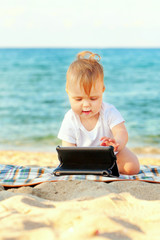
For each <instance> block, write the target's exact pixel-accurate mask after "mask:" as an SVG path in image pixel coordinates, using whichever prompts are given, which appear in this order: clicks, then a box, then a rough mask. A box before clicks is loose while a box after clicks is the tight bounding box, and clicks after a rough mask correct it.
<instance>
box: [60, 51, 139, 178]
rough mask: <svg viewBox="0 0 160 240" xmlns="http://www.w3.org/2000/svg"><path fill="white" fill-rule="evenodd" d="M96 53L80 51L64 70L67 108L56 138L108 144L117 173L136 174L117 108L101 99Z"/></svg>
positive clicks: (66, 143) (69, 142)
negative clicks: (112, 153) (112, 152)
mask: <svg viewBox="0 0 160 240" xmlns="http://www.w3.org/2000/svg"><path fill="white" fill-rule="evenodd" d="M99 60H100V56H99V55H98V54H94V53H92V52H89V51H84V52H80V53H79V54H78V55H77V60H76V61H74V62H73V63H72V64H71V65H70V66H69V68H68V71H67V82H66V91H67V94H68V97H69V101H70V105H71V109H70V110H69V111H68V112H67V113H66V115H65V117H64V120H63V122H62V125H61V128H60V131H59V134H58V138H60V139H61V140H62V146H68V147H69V146H77V147H83V146H84V147H85V146H86V147H89V146H99V145H101V146H110V145H112V146H113V147H114V151H115V152H116V154H117V164H118V168H119V171H120V173H121V174H137V173H138V172H139V162H138V159H137V157H136V155H134V153H132V152H131V151H130V150H129V149H128V148H127V147H126V144H127V141H128V133H127V130H126V128H125V125H124V119H123V117H122V116H121V114H120V112H119V111H118V110H117V109H116V108H115V107H114V106H113V105H111V104H109V103H104V102H103V100H102V97H103V92H104V91H105V86H104V73H103V67H102V66H101V64H100V63H99Z"/></svg>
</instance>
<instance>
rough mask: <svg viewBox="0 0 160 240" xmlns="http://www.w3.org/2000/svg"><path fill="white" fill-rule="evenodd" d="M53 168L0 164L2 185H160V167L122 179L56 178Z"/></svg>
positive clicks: (146, 168)
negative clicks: (86, 182) (82, 182)
mask: <svg viewBox="0 0 160 240" xmlns="http://www.w3.org/2000/svg"><path fill="white" fill-rule="evenodd" d="M53 170H54V168H51V167H32V166H30V167H26V166H16V165H4V164H0V185H3V186H4V187H20V186H31V185H36V184H40V183H43V182H57V181H65V180H92V181H99V182H111V181H131V180H138V181H146V182H154V183H160V166H147V165H142V166H141V170H140V172H139V174H137V175H120V177H103V176H96V175H65V176H59V177H56V176H54V174H53Z"/></svg>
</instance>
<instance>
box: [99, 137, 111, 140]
mask: <svg viewBox="0 0 160 240" xmlns="http://www.w3.org/2000/svg"><path fill="white" fill-rule="evenodd" d="M108 139H109V138H107V137H102V138H101V139H100V141H103V140H108Z"/></svg>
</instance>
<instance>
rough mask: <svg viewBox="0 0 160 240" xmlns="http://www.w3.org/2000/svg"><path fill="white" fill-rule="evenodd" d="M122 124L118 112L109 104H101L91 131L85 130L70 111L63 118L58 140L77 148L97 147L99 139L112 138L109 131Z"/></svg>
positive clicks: (121, 118) (78, 119)
mask: <svg viewBox="0 0 160 240" xmlns="http://www.w3.org/2000/svg"><path fill="white" fill-rule="evenodd" d="M122 122H124V119H123V117H122V115H121V114H120V112H119V111H118V110H117V109H116V108H115V107H114V106H113V105H111V104H109V103H102V107H101V110H100V115H99V119H98V121H97V124H96V126H95V127H94V129H92V130H91V131H88V130H87V129H85V127H84V126H83V125H82V123H81V121H80V118H79V116H78V115H77V114H75V113H74V112H73V111H72V109H70V110H69V111H68V112H67V113H66V114H65V116H64V119H63V122H62V125H61V128H60V130H59V133H58V138H59V139H61V140H63V141H66V142H69V143H73V144H76V146H77V147H90V146H99V145H100V138H102V137H104V136H105V137H109V138H113V135H112V131H111V129H112V128H113V127H114V126H116V125H117V124H119V123H122Z"/></svg>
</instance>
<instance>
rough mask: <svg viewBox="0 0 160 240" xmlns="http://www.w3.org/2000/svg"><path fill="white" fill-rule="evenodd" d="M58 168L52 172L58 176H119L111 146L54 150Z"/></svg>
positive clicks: (58, 148)
mask: <svg viewBox="0 0 160 240" xmlns="http://www.w3.org/2000/svg"><path fill="white" fill-rule="evenodd" d="M56 150H57V153H58V159H59V161H60V164H59V166H58V167H57V168H56V169H55V170H54V172H53V173H54V175H55V176H60V175H77V174H78V175H82V174H86V175H88V174H91V175H102V176H117V177H118V176H119V171H118V167H117V162H116V155H115V154H114V148H113V147H112V146H108V147H107V146H99V147H60V146H57V148H56Z"/></svg>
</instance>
